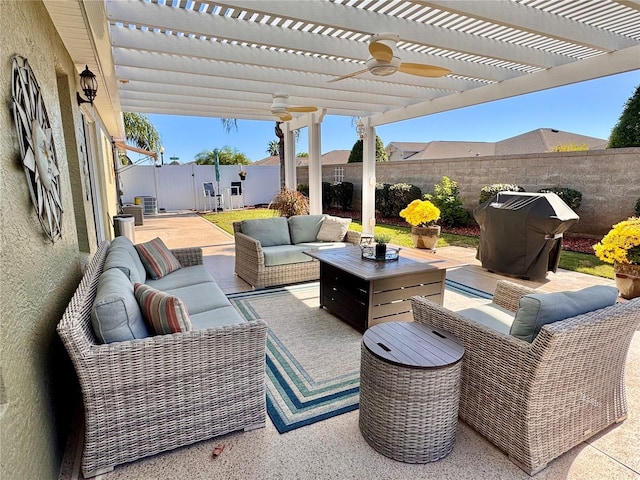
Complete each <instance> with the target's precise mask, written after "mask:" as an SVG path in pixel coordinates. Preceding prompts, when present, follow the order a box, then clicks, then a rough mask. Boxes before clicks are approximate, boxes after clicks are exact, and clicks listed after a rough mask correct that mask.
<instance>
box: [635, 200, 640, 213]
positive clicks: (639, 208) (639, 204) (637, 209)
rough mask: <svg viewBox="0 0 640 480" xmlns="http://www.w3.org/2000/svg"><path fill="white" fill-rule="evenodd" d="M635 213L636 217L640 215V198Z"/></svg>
mask: <svg viewBox="0 0 640 480" xmlns="http://www.w3.org/2000/svg"><path fill="white" fill-rule="evenodd" d="M634 213H635V216H636V217H640V198H639V199H638V201H637V202H636V208H635V209H634Z"/></svg>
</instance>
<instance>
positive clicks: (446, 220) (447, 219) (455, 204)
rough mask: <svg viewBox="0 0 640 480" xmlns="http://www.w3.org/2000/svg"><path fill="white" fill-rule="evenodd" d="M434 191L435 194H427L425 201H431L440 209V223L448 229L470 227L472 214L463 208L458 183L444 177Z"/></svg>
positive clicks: (434, 187)
mask: <svg viewBox="0 0 640 480" xmlns="http://www.w3.org/2000/svg"><path fill="white" fill-rule="evenodd" d="M433 189H434V193H433V194H431V193H425V195H424V199H425V200H430V201H431V203H433V204H434V205H435V206H436V207H438V208H439V209H440V223H441V224H442V225H445V226H447V227H457V226H462V227H464V226H466V225H469V223H470V221H471V214H470V213H469V212H468V211H467V210H465V209H464V207H463V206H462V200H460V192H459V190H458V182H455V181H453V180H451V179H450V178H449V177H447V176H443V177H442V181H441V182H440V183H438V184H436V185H434V186H433Z"/></svg>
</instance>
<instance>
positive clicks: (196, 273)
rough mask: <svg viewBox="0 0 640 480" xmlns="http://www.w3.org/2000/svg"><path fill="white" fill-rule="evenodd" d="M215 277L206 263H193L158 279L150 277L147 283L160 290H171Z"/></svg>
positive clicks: (210, 280)
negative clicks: (208, 269)
mask: <svg viewBox="0 0 640 480" xmlns="http://www.w3.org/2000/svg"><path fill="white" fill-rule="evenodd" d="M212 281H213V277H211V274H210V273H209V272H208V271H207V269H206V267H205V266H204V265H192V266H191V267H182V268H181V269H180V270H176V271H175V272H171V273H170V274H169V275H166V276H164V277H162V278H159V279H158V280H152V279H151V278H150V279H148V280H147V281H146V282H145V283H146V284H147V285H149V286H150V287H153V288H156V289H158V290H164V291H167V290H171V289H174V288H180V287H187V286H189V285H195V284H197V283H206V282H212Z"/></svg>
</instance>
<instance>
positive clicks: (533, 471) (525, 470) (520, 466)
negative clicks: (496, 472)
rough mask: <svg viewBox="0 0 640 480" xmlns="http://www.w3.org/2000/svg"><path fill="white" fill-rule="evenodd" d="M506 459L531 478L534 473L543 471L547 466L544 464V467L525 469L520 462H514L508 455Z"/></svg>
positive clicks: (537, 466)
mask: <svg viewBox="0 0 640 480" xmlns="http://www.w3.org/2000/svg"><path fill="white" fill-rule="evenodd" d="M507 458H508V459H509V461H510V462H511V463H513V464H514V465H515V466H516V467H518V468H519V469H521V470H524V472H525V473H527V474H528V475H529V476H531V477H533V476H534V475H535V474H536V473H538V472H540V471H541V470H544V469H545V468H547V464H546V463H545V464H544V465H536V467H535V468H534V469H531V468H530V467H526V466H525V465H523V464H522V462H519V461H518V460H516V459H515V458H514V457H512V456H511V455H509V456H508V457H507Z"/></svg>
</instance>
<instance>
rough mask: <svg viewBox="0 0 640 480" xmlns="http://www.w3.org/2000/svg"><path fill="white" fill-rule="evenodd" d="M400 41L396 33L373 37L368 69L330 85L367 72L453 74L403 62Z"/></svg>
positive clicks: (380, 74) (439, 69)
mask: <svg viewBox="0 0 640 480" xmlns="http://www.w3.org/2000/svg"><path fill="white" fill-rule="evenodd" d="M399 40H400V36H399V35H396V34H395V33H379V34H376V35H372V36H371V38H370V39H369V53H370V54H371V56H370V57H369V58H368V59H367V63H366V65H367V68H365V69H363V70H358V71H357V72H353V73H348V74H347V75H343V76H341V77H338V78H334V79H333V80H329V83H330V82H337V81H340V80H344V79H346V78H352V77H355V76H358V75H360V74H362V73H366V72H371V73H372V74H373V75H378V76H383V77H384V76H387V75H392V74H394V73H396V72H402V73H408V74H409V75H418V76H419V77H431V78H436V77H443V76H445V75H448V74H449V73H451V70H448V69H446V68H442V67H436V66H435V65H427V64H424V63H405V62H402V61H401V60H400V57H399V56H398V54H397V53H398V52H397V48H396V43H398V41H399Z"/></svg>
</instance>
